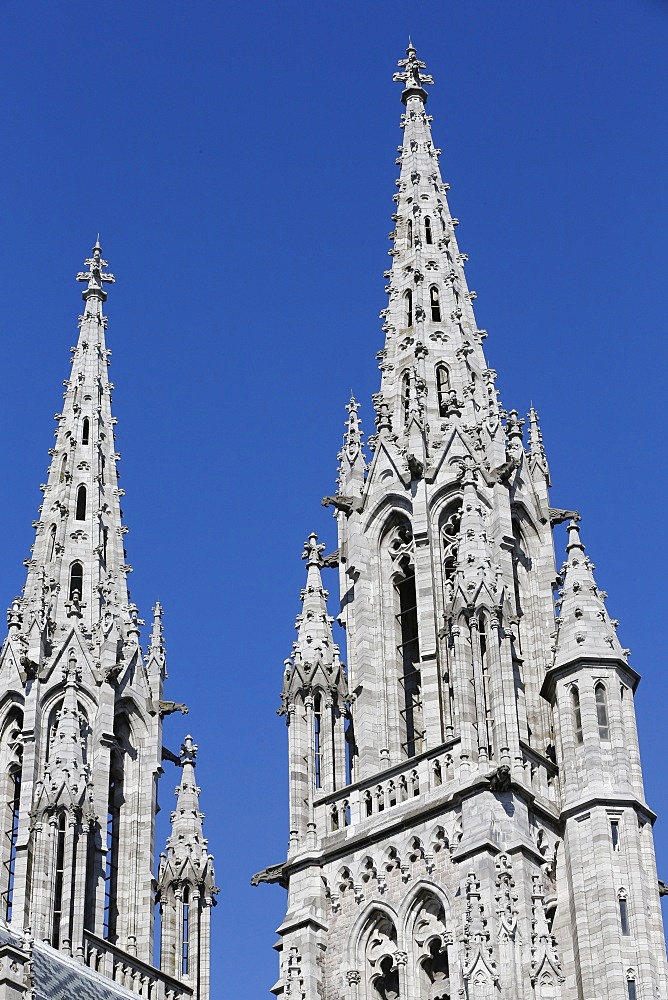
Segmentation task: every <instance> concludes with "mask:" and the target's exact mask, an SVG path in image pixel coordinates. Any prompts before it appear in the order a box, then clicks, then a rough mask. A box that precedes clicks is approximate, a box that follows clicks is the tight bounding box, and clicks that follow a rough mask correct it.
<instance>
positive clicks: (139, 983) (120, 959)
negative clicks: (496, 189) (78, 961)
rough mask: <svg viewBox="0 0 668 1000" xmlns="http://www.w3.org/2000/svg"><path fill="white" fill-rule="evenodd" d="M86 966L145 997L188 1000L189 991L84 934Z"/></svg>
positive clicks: (146, 998)
mask: <svg viewBox="0 0 668 1000" xmlns="http://www.w3.org/2000/svg"><path fill="white" fill-rule="evenodd" d="M84 947H85V959H86V965H87V966H88V968H89V969H93V971H94V972H99V973H100V974H101V975H103V976H106V977H107V979H111V980H112V981H113V982H114V983H118V984H119V985H120V986H124V987H125V988H126V989H127V990H129V991H130V992H131V993H135V994H136V995H137V996H139V997H144V998H145V1000H191V998H192V997H193V995H194V994H193V991H192V989H191V988H190V987H189V986H186V985H185V984H184V983H180V982H179V981H178V979H172V977H171V976H168V975H166V974H165V973H164V972H160V970H159V969H154V968H153V966H151V965H147V964H146V962H142V961H140V959H138V958H135V957H134V956H133V955H128V953H127V952H126V951H123V949H122V948H118V947H116V945H113V944H110V943H109V941H105V940H104V938H100V937H98V936H97V935H96V934H91V932H90V931H86V932H85V933H84Z"/></svg>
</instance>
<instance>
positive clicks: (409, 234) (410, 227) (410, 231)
mask: <svg viewBox="0 0 668 1000" xmlns="http://www.w3.org/2000/svg"><path fill="white" fill-rule="evenodd" d="M406 244H407V246H408V247H409V248H410V247H412V246H413V220H412V219H409V220H408V222H407V223H406Z"/></svg>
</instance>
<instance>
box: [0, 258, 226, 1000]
mask: <svg viewBox="0 0 668 1000" xmlns="http://www.w3.org/2000/svg"><path fill="white" fill-rule="evenodd" d="M86 267H87V270H85V271H84V272H82V273H80V274H79V275H78V280H79V281H81V282H83V284H84V286H85V288H84V290H83V300H84V310H83V314H82V315H81V316H80V317H79V337H78V342H77V344H76V347H73V348H72V358H71V364H72V370H71V374H70V376H69V378H68V379H67V380H66V381H65V383H64V385H65V393H64V402H63V407H62V412H60V413H58V414H56V422H57V428H56V432H55V433H56V440H55V445H54V447H53V448H52V449H51V451H50V455H51V464H50V468H49V472H48V478H47V481H46V483H44V484H43V485H42V486H41V490H42V493H43V495H44V500H43V503H42V506H41V507H40V510H39V517H38V519H37V520H36V521H35V522H34V529H35V541H34V545H33V546H32V549H31V554H30V558H29V559H27V560H26V566H27V579H26V584H25V587H24V590H23V594H22V596H20V597H18V598H16V599H15V600H14V601H13V602H12V604H11V607H10V608H9V611H8V615H7V620H8V626H9V628H8V635H7V638H6V640H5V642H4V645H3V647H2V653H1V654H0V761H1V763H0V782H2V793H1V794H0V829H1V832H2V837H1V838H0V855H1V857H0V862H1V863H0V998H2V1000H10V998H11V1000H19V998H20V1000H23V998H35V1000H69V998H72V1000H74V998H76V1000H113V998H116V997H137V996H140V997H145V998H150V1000H209V997H210V983H209V956H210V914H211V908H212V905H213V904H214V903H215V893H216V892H217V889H216V887H215V882H214V873H213V867H212V858H211V856H210V855H209V854H208V849H207V843H206V840H205V839H204V834H203V829H202V814H201V812H200V810H199V789H198V788H197V782H196V780H195V759H196V754H197V748H196V746H195V745H194V744H193V741H192V739H191V738H190V737H189V736H188V737H186V739H185V740H184V743H183V746H182V748H181V753H180V755H177V754H174V753H171V752H170V751H167V750H165V749H164V748H163V743H162V721H163V718H164V716H165V715H167V714H169V713H171V712H173V711H175V710H178V709H181V710H184V711H187V709H185V706H183V705H178V704H177V703H175V702H171V701H167V700H165V698H164V682H165V677H166V667H165V649H164V644H163V629H162V608H161V607H160V605H159V604H156V606H155V608H154V611H153V622H152V626H151V630H150V639H149V643H148V648H147V650H145V651H144V650H142V647H141V645H140V627H141V626H142V625H143V624H144V622H142V621H140V619H139V613H138V609H137V607H136V606H135V605H134V604H133V603H132V601H131V599H130V594H129V591H128V587H127V575H128V573H129V572H130V570H131V567H130V566H129V564H128V563H127V559H126V551H125V544H124V539H125V533H126V531H127V528H126V527H125V525H124V524H123V522H122V510H121V498H122V496H123V490H122V489H120V488H119V484H118V474H117V462H118V460H119V458H120V455H119V454H118V453H117V451H116V446H115V433H114V427H115V423H116V421H115V418H114V417H113V416H112V412H111V391H112V389H113V386H112V385H111V383H110V382H109V379H108V375H107V368H108V365H109V356H110V354H111V352H110V351H109V350H108V349H107V347H106V343H105V332H106V327H107V318H106V316H105V315H104V313H103V304H104V302H105V300H106V298H107V292H106V291H105V289H104V286H105V285H106V284H110V283H112V282H113V281H114V278H113V275H111V274H109V273H108V272H107V271H106V270H105V268H106V261H104V260H103V259H102V248H101V247H100V245H99V241H98V242H97V243H96V245H95V247H94V248H93V251H92V255H91V257H90V258H89V259H88V260H87V261H86ZM165 760H167V761H168V762H169V763H167V765H166V766H167V767H171V766H172V765H173V764H175V765H176V766H177V767H178V768H179V771H180V777H179V783H178V788H177V800H176V806H175V809H174V811H173V813H172V815H171V824H172V825H171V836H170V838H169V841H168V843H167V846H166V850H165V852H164V853H163V854H162V855H161V857H160V864H159V869H158V871H157V872H155V876H154V871H155V869H154V864H155V817H156V813H157V781H158V778H159V776H160V775H161V773H162V769H163V761H165ZM156 902H157V903H158V904H159V908H160V914H161V925H160V959H159V962H158V964H157V967H156V964H155V962H154V936H155V935H156V933H157V932H156V928H155V920H154V914H155V911H156Z"/></svg>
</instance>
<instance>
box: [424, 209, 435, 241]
mask: <svg viewBox="0 0 668 1000" xmlns="http://www.w3.org/2000/svg"><path fill="white" fill-rule="evenodd" d="M424 237H425V241H426V242H427V243H433V242H434V234H433V232H432V229H431V219H430V218H429V216H428V215H427V216H425V220H424Z"/></svg>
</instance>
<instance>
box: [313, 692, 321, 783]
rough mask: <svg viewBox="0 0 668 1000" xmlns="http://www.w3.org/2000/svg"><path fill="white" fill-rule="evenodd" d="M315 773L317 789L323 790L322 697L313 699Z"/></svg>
mask: <svg viewBox="0 0 668 1000" xmlns="http://www.w3.org/2000/svg"><path fill="white" fill-rule="evenodd" d="M313 773H314V775H315V787H316V788H322V697H321V696H320V695H319V694H316V695H314V697H313Z"/></svg>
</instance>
